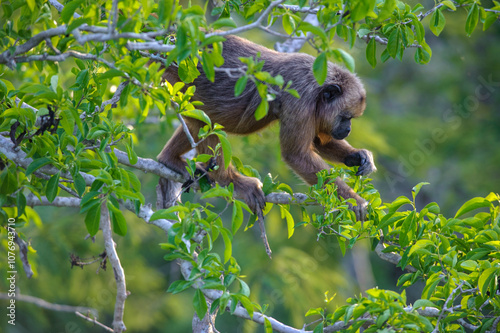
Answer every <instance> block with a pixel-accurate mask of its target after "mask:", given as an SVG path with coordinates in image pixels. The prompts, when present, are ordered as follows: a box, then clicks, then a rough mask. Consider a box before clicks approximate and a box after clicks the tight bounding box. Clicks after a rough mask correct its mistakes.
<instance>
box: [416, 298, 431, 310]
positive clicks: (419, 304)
mask: <svg viewBox="0 0 500 333" xmlns="http://www.w3.org/2000/svg"><path fill="white" fill-rule="evenodd" d="M430 307H436V304H434V303H433V302H431V301H429V300H428V299H419V300H417V301H416V302H415V303H413V310H417V309H420V308H430Z"/></svg>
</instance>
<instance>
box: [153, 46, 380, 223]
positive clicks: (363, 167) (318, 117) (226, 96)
mask: <svg viewBox="0 0 500 333" xmlns="http://www.w3.org/2000/svg"><path fill="white" fill-rule="evenodd" d="M226 38H227V40H226V41H225V42H224V43H223V53H222V56H223V57H224V61H225V62H224V67H225V68H237V67H241V65H242V63H241V61H240V60H239V59H238V58H239V57H248V56H255V55H256V54H257V53H260V54H261V59H262V60H264V61H265V63H264V68H263V70H264V71H267V72H269V73H271V75H273V76H275V75H278V74H280V75H281V76H283V79H284V82H288V81H292V82H293V83H292V86H291V88H293V89H295V90H297V92H298V93H299V94H300V96H301V98H300V99H297V98H295V97H293V96H291V95H289V94H288V93H285V92H280V94H279V95H278V97H277V98H276V100H274V101H272V102H271V103H270V105H269V112H268V114H267V116H266V117H264V118H263V119H261V120H258V121H257V120H255V116H254V113H255V110H256V108H257V106H258V105H259V103H260V101H261V99H260V96H259V94H258V92H257V89H256V86H255V85H254V84H253V83H252V82H250V81H248V84H247V87H246V89H245V91H244V92H243V93H242V94H241V95H240V96H238V97H235V96H234V86H235V83H236V80H237V79H236V78H229V77H228V76H227V74H226V73H223V72H218V71H216V72H215V81H214V82H210V81H209V80H208V79H207V78H206V77H205V76H204V75H200V76H199V77H198V78H197V79H196V80H195V81H194V82H193V85H195V86H196V92H195V95H194V99H195V100H199V101H201V102H203V103H204V105H203V106H200V109H202V110H203V111H205V113H206V114H207V115H208V116H209V117H210V118H211V120H212V122H213V123H219V124H221V125H223V126H224V128H225V130H226V131H227V132H228V133H235V134H250V133H253V132H255V131H258V130H260V129H262V128H264V127H266V126H267V125H269V124H270V123H272V122H274V121H277V120H279V122H280V143H281V151H282V156H283V159H284V160H285V161H286V162H287V163H288V164H289V165H290V167H291V168H292V169H293V170H294V171H295V172H296V173H297V174H298V175H299V176H301V177H302V178H303V179H304V180H305V181H306V182H308V183H309V184H315V183H316V182H317V177H316V173H317V172H318V171H320V170H322V169H327V168H329V166H328V164H326V163H325V162H324V161H323V159H322V158H325V159H327V160H329V161H332V162H341V163H346V161H349V163H358V164H352V165H350V166H353V165H359V166H360V168H359V170H360V171H358V173H359V174H369V173H370V172H373V171H375V170H376V168H375V165H374V164H373V158H372V155H371V153H370V152H369V151H367V150H364V149H362V150H359V149H355V148H353V147H351V146H350V145H349V144H348V143H347V141H345V140H343V139H344V138H345V137H347V136H348V135H349V133H350V130H351V119H352V118H356V117H359V116H361V115H362V114H363V111H364V109H365V106H366V103H365V101H366V92H365V90H364V88H363V85H362V83H361V81H360V80H359V79H358V78H357V76H356V75H354V74H352V73H350V72H349V71H347V70H346V69H344V68H342V67H339V66H337V65H334V64H332V63H328V76H327V79H326V81H325V83H324V84H323V85H322V86H320V85H319V84H318V83H317V82H316V80H315V78H314V75H313V72H312V65H313V62H314V59H315V58H314V57H312V56H310V55H307V54H303V53H292V54H286V53H278V52H276V51H273V50H270V49H267V48H265V47H263V46H260V45H258V44H254V43H252V42H250V41H248V40H246V39H243V38H240V37H237V36H227V37H226ZM165 78H166V79H167V80H168V81H169V82H170V83H172V84H174V83H175V82H176V81H179V77H178V75H177V73H176V69H175V68H172V67H170V68H168V69H167V71H166V74H165ZM186 122H187V124H188V127H189V129H190V131H191V134H192V135H193V137H194V138H195V139H196V138H197V134H198V131H199V129H200V127H201V126H203V124H202V123H201V122H199V121H197V120H194V119H192V118H186ZM218 142H219V141H218V138H217V137H216V136H210V137H209V138H207V139H206V140H205V141H203V142H202V143H201V144H200V145H199V146H198V152H199V153H207V154H210V149H209V148H208V147H215V146H216V145H217V143H218ZM189 149H190V145H189V142H188V140H187V137H186V135H185V134H184V132H183V130H182V128H178V129H177V130H176V132H175V133H174V135H173V137H172V138H171V139H170V140H169V141H168V142H167V144H166V145H165V147H164V148H163V150H162V152H161V153H160V154H159V155H158V160H159V161H160V162H161V163H163V164H165V165H166V166H167V167H170V168H172V169H174V170H176V171H177V172H179V173H181V174H184V175H185V176H188V175H187V171H186V168H185V161H184V160H183V159H182V157H181V156H182V154H184V153H185V152H187V151H188V150H189ZM222 161H223V158H222V156H219V158H218V163H217V164H218V165H219V169H218V170H216V171H213V172H210V177H211V178H213V179H215V180H216V181H217V182H219V183H220V184H221V185H223V186H224V185H227V184H229V183H231V182H232V183H234V187H235V190H236V192H237V193H238V194H239V195H240V196H241V197H243V198H244V200H245V201H246V203H247V204H248V205H249V207H250V208H251V209H252V210H253V211H254V212H258V211H259V210H261V209H262V208H263V207H264V205H265V198H264V194H263V192H262V190H261V184H260V182H259V180H258V179H255V178H251V177H246V176H243V175H241V174H239V173H237V172H236V171H235V169H234V168H233V167H232V166H230V167H229V168H228V169H224V167H223V165H224V163H223V162H222ZM352 161H354V162H352ZM336 184H337V186H338V193H339V194H340V195H341V196H342V197H344V198H355V199H356V201H357V202H358V206H357V207H358V208H356V213H357V215H358V218H362V217H363V216H361V215H362V214H363V212H362V209H363V208H362V207H364V205H365V204H366V203H365V201H364V200H363V199H362V198H361V197H359V196H358V195H357V194H356V193H354V191H352V189H350V188H349V187H348V186H347V185H346V184H345V183H344V182H343V181H342V180H340V179H337V181H336Z"/></svg>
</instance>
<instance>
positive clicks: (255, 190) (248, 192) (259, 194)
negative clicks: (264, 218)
mask: <svg viewBox="0 0 500 333" xmlns="http://www.w3.org/2000/svg"><path fill="white" fill-rule="evenodd" d="M233 184H234V190H235V192H236V195H237V197H239V198H240V199H242V200H243V201H245V203H246V204H247V205H248V208H250V210H251V211H252V212H253V213H254V214H255V215H259V214H261V215H262V211H263V210H264V207H266V196H265V194H264V192H263V191H262V183H261V182H260V180H258V179H257V178H253V177H246V176H241V175H240V176H239V177H238V178H237V179H234V180H233Z"/></svg>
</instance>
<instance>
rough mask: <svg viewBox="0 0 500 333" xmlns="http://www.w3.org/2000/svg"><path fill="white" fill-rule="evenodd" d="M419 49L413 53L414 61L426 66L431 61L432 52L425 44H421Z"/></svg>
mask: <svg viewBox="0 0 500 333" xmlns="http://www.w3.org/2000/svg"><path fill="white" fill-rule="evenodd" d="M421 46H422V47H420V48H417V51H416V52H415V61H416V62H417V63H419V64H422V65H424V64H426V63H428V62H429V61H430V60H431V56H432V50H431V48H430V47H429V45H427V43H425V42H422V43H421Z"/></svg>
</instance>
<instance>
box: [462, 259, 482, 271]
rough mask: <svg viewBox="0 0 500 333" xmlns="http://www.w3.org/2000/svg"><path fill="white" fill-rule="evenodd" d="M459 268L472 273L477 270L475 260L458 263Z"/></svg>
mask: <svg viewBox="0 0 500 333" xmlns="http://www.w3.org/2000/svg"><path fill="white" fill-rule="evenodd" d="M460 267H462V268H463V269H465V270H468V271H471V272H474V271H475V270H476V269H477V267H478V264H477V261H475V260H465V261H464V262H461V263H460Z"/></svg>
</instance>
